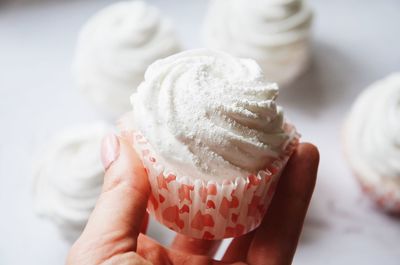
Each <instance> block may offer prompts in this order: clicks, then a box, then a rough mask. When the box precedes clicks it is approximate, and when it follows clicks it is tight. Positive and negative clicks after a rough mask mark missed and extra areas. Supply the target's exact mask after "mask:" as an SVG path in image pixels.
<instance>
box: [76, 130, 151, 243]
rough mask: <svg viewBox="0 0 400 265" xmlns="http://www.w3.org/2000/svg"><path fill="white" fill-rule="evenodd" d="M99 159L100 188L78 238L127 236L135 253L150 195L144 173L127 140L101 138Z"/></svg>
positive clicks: (112, 135)
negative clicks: (103, 174)
mask: <svg viewBox="0 0 400 265" xmlns="http://www.w3.org/2000/svg"><path fill="white" fill-rule="evenodd" d="M101 156H102V161H103V164H104V166H105V168H106V173H105V176H104V184H103V189H102V192H101V195H100V197H99V199H98V201H97V203H96V207H95V209H94V210H93V212H92V214H91V216H90V218H89V221H88V223H87V225H86V228H85V230H84V232H83V234H82V236H88V237H91V238H102V239H105V238H109V236H110V235H111V237H118V238H126V237H129V238H132V239H134V240H133V242H134V243H133V245H132V248H133V249H132V250H133V251H135V250H136V241H137V237H138V235H139V233H140V229H141V226H142V223H143V220H144V219H146V206H147V200H148V197H149V194H150V185H149V183H148V179H147V174H146V172H145V169H144V167H143V165H142V162H141V161H140V159H139V157H138V155H137V154H136V152H135V151H134V150H133V148H132V145H131V143H130V141H129V138H128V137H117V136H115V135H114V134H111V135H109V136H107V137H105V138H104V140H103V144H102V150H101ZM111 240H114V239H111Z"/></svg>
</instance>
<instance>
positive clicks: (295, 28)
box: [204, 0, 313, 86]
mask: <svg viewBox="0 0 400 265" xmlns="http://www.w3.org/2000/svg"><path fill="white" fill-rule="evenodd" d="M312 16H313V15H312V11H311V9H310V8H309V7H308V5H307V4H306V3H305V1H303V0H274V1H265V0H254V1H247V0H214V1H211V2H210V6H209V10H208V13H207V16H206V19H205V23H204V38H205V43H206V46H208V47H209V48H214V49H220V50H223V51H226V52H229V53H231V54H233V55H236V56H239V57H244V58H253V59H255V60H256V61H257V62H258V63H259V64H260V66H261V67H262V68H263V71H264V74H265V77H266V78H267V79H268V80H269V81H272V82H277V83H278V84H279V85H284V86H285V85H288V84H289V83H290V82H291V81H293V80H294V79H295V78H296V77H297V76H299V75H300V74H302V73H303V72H305V70H306V69H307V66H308V64H309V57H310V47H309V46H310V45H309V36H310V27H311V22H312Z"/></svg>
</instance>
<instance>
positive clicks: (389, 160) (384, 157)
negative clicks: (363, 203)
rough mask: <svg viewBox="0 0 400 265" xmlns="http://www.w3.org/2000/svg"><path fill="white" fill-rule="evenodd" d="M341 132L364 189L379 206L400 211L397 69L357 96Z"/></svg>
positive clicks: (399, 82)
mask: <svg viewBox="0 0 400 265" xmlns="http://www.w3.org/2000/svg"><path fill="white" fill-rule="evenodd" d="M343 136H344V137H343V139H344V143H345V144H344V149H345V153H346V155H347V160H348V161H349V164H350V167H351V169H352V170H353V172H354V175H355V176H356V177H357V179H358V181H359V183H360V184H361V186H362V187H363V190H364V191H365V193H367V194H368V195H369V196H370V197H371V198H372V199H373V200H374V201H375V202H376V203H377V204H378V205H379V206H381V207H382V208H383V209H385V210H387V211H389V212H394V213H400V73H395V74H392V75H389V76H388V77H386V78H385V79H382V80H380V81H377V82H375V83H373V84H372V85H371V86H369V87H368V88H366V89H365V90H364V91H363V92H362V93H361V94H360V95H359V96H358V98H357V99H356V101H355V103H354V104H353V107H352V108H351V111H350V113H349V115H348V117H347V120H346V122H345V126H344V134H343Z"/></svg>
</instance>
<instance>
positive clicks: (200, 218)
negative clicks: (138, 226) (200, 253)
mask: <svg viewBox="0 0 400 265" xmlns="http://www.w3.org/2000/svg"><path fill="white" fill-rule="evenodd" d="M125 124H126V123H125ZM285 126H288V127H287V128H293V126H292V125H290V124H286V125H285ZM118 127H119V128H120V129H121V124H120V125H119V126H118ZM122 127H123V126H122ZM123 130H124V131H125V132H126V130H127V128H126V127H125V128H123ZM129 135H130V136H131V137H133V141H132V143H133V146H134V148H135V150H136V151H137V153H138V155H139V156H140V158H141V160H142V162H143V166H144V167H145V170H146V172H147V174H148V178H149V182H150V185H151V194H150V198H149V202H148V206H147V210H148V212H149V213H150V214H151V215H153V216H154V217H155V219H156V220H158V221H159V222H160V223H161V224H163V225H165V226H166V227H168V228H170V229H171V230H173V231H175V232H177V233H180V234H184V235H187V236H190V237H193V238H198V239H208V240H216V239H222V238H229V237H238V236H241V235H243V234H246V233H248V232H250V231H252V230H254V229H256V228H257V227H258V226H259V225H260V223H261V221H262V219H263V217H264V215H265V213H266V211H267V209H268V206H269V204H270V202H271V200H272V197H273V195H274V193H275V189H276V186H277V183H278V180H279V177H280V175H281V173H282V171H283V168H284V167H285V165H286V163H287V161H288V160H289V158H290V155H291V154H292V152H293V150H294V149H295V148H296V147H297V145H298V142H299V137H300V135H299V134H297V133H296V134H295V136H294V137H293V139H292V141H291V142H290V143H288V144H287V146H286V149H285V150H284V151H283V152H282V154H281V156H280V157H279V158H278V159H276V160H275V161H273V162H272V163H271V164H270V165H268V166H267V167H266V168H265V170H260V171H259V172H258V174H257V175H249V176H248V177H247V178H243V177H238V178H236V179H234V180H233V181H232V180H222V181H220V182H216V181H204V180H200V179H194V178H190V177H178V176H177V174H176V173H175V172H173V171H167V170H165V166H164V165H163V164H162V163H161V162H160V161H162V159H160V158H159V157H158V156H157V154H156V153H155V152H154V151H153V149H152V147H151V145H150V144H149V142H148V141H147V140H146V139H145V137H144V136H143V135H142V134H141V133H140V132H139V131H136V130H132V131H129ZM230 179H232V178H230Z"/></svg>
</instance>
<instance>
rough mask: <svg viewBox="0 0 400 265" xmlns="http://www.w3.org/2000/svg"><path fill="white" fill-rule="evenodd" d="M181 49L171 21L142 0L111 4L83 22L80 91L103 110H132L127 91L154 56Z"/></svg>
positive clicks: (115, 112)
mask: <svg viewBox="0 0 400 265" xmlns="http://www.w3.org/2000/svg"><path fill="white" fill-rule="evenodd" d="M178 51H179V44H178V40H177V37H176V36H175V33H174V30H173V27H172V23H171V22H170V21H169V20H167V19H165V18H163V17H161V15H160V12H159V11H158V10H157V9H156V8H155V7H153V6H150V5H148V4H147V3H145V2H144V1H124V2H118V3H115V4H112V5H110V6H108V7H106V8H104V9H103V10H101V11H99V12H98V13H97V14H95V15H94V16H93V17H92V18H91V19H89V21H88V22H87V23H86V24H85V25H84V26H83V28H82V30H81V32H80V34H79V39H78V44H77V49H76V56H75V62H74V68H75V69H74V70H75V72H76V78H77V83H78V86H79V87H80V89H81V90H82V92H83V93H84V94H85V95H86V96H87V97H88V98H89V99H90V100H91V101H92V102H93V103H94V104H95V105H96V106H97V107H98V108H99V109H100V110H102V111H103V112H105V113H111V114H112V115H119V114H122V113H123V112H126V111H128V110H129V109H130V102H129V100H128V99H129V96H130V95H131V94H132V93H133V92H134V91H135V90H136V88H137V86H138V85H139V84H140V82H141V81H143V76H144V72H145V70H146V68H147V67H148V66H149V65H150V64H151V63H152V62H153V61H155V60H157V59H160V58H163V57H166V56H168V55H171V54H173V53H176V52H178Z"/></svg>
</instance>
